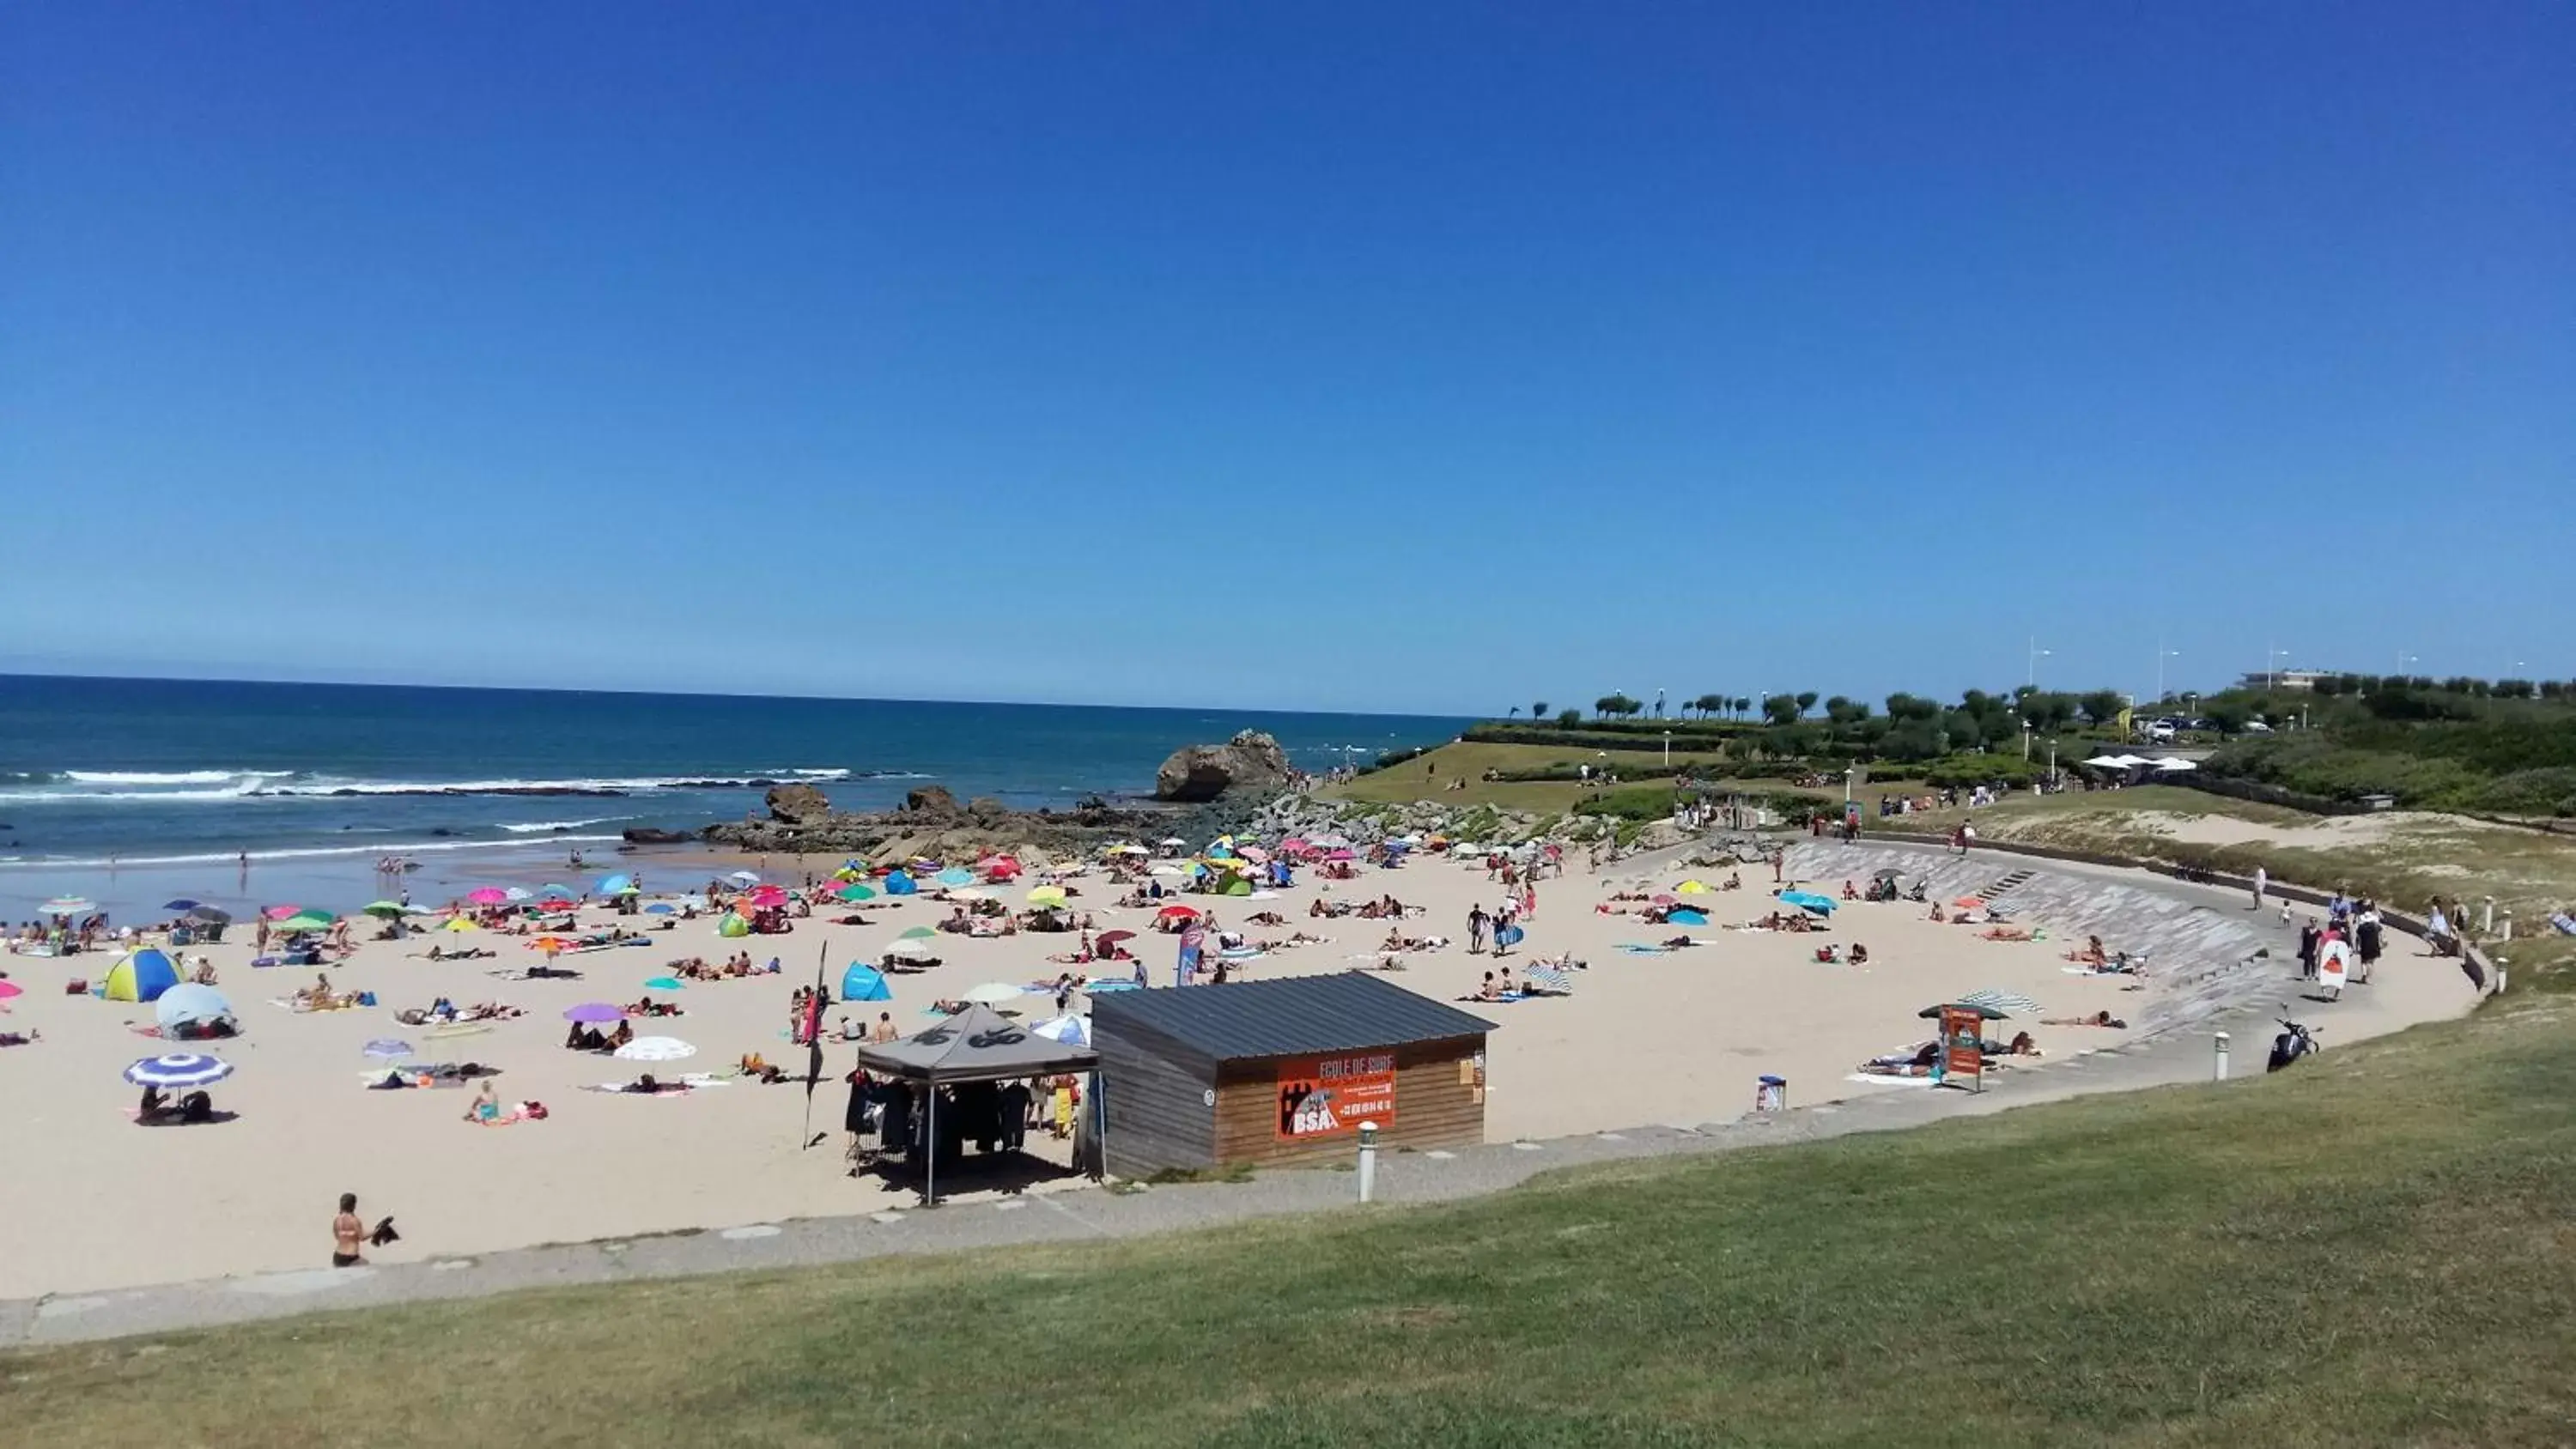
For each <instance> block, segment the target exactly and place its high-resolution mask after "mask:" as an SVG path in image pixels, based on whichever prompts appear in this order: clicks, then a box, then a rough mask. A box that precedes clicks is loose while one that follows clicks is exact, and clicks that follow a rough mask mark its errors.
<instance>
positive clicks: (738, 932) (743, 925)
mask: <svg viewBox="0 0 2576 1449" xmlns="http://www.w3.org/2000/svg"><path fill="white" fill-rule="evenodd" d="M716 934H717V935H719V936H722V937H724V938H725V939H726V940H728V941H738V940H741V939H742V938H743V937H745V936H748V935H750V934H751V922H749V921H746V920H744V919H743V918H742V917H740V916H738V915H735V914H734V913H733V912H731V911H727V912H725V915H724V919H723V920H721V921H718V922H716Z"/></svg>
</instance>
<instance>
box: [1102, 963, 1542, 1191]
mask: <svg viewBox="0 0 2576 1449" xmlns="http://www.w3.org/2000/svg"><path fill="white" fill-rule="evenodd" d="M1493 1028H1494V1024H1493V1023H1492V1022H1490V1021H1487V1020H1485V1019H1484V1018H1482V1017H1478V1016H1470V1015H1468V1014H1467V1013H1466V1012H1463V1011H1460V1010H1458V1009H1457V1008H1455V1007H1453V1006H1449V1005H1447V1004H1445V1003H1442V1002H1438V1001H1433V1000H1431V999H1430V998H1429V997H1426V996H1418V995H1416V994H1414V993H1413V992H1410V991H1407V990H1405V989H1404V988H1403V987H1400V986H1396V985H1393V984H1390V983H1389V982H1386V981H1384V980H1381V979H1379V978H1378V977H1375V976H1370V975H1365V974H1363V973H1360V972H1343V973H1340V974H1337V975H1332V976H1297V977H1288V978H1286V979H1283V980H1277V981H1246V982H1238V983H1235V984H1232V985H1227V986H1191V987H1181V988H1176V989H1169V990H1161V991H1127V992H1119V993H1116V994H1114V995H1112V994H1103V995H1102V996H1100V997H1098V998H1096V999H1095V1000H1094V1001H1093V1002H1092V1007H1091V1032H1092V1045H1093V1047H1094V1048H1095V1049H1096V1050H1098V1052H1099V1053H1100V1072H1101V1100H1102V1103H1103V1119H1104V1130H1103V1137H1104V1138H1105V1141H1104V1143H1103V1148H1104V1151H1105V1154H1106V1160H1107V1166H1108V1169H1109V1171H1111V1172H1113V1173H1116V1174H1118V1175H1120V1176H1123V1177H1137V1176H1142V1175H1144V1174H1147V1173H1151V1172H1157V1171H1161V1170H1164V1169H1167V1168H1178V1169H1196V1168H1208V1167H1224V1166H1230V1165H1233V1164H1236V1163H1251V1164H1255V1165H1260V1166H1277V1165H1287V1164H1296V1163H1311V1162H1322V1161H1330V1160H1334V1159H1338V1158H1342V1157H1346V1156H1348V1155H1349V1154H1350V1153H1352V1152H1353V1151H1354V1150H1355V1149H1356V1147H1357V1145H1358V1133H1359V1125H1360V1123H1361V1122H1363V1121H1369V1122H1374V1123H1376V1124H1377V1128H1378V1142H1379V1144H1380V1145H1381V1146H1386V1147H1412V1148H1433V1147H1463V1146H1473V1145H1475V1144H1477V1143H1481V1142H1483V1141H1484V1140H1485V1086H1484V1070H1485V1034H1486V1033H1487V1032H1489V1031H1491V1030H1493Z"/></svg>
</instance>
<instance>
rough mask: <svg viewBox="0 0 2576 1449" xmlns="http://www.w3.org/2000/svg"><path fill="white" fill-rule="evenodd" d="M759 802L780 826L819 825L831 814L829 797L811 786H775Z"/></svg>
mask: <svg viewBox="0 0 2576 1449" xmlns="http://www.w3.org/2000/svg"><path fill="white" fill-rule="evenodd" d="M761 801H762V803H763V804H766V805H767V806H768V807H769V818H770V819H772V820H775V821H777V822H778V823H779V824H781V825H819V824H821V823H822V820H823V817H824V816H826V815H829V814H831V813H832V800H831V797H830V796H828V795H825V794H824V793H823V792H822V791H820V790H817V789H815V788H814V787H813V786H811V785H775V786H772V787H771V788H770V791H769V793H768V794H767V795H764V796H762V797H761Z"/></svg>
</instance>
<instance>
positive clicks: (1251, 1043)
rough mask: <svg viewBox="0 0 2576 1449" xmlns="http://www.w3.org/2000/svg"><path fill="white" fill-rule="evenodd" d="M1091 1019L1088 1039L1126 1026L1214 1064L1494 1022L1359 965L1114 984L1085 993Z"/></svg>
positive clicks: (1475, 1030)
mask: <svg viewBox="0 0 2576 1449" xmlns="http://www.w3.org/2000/svg"><path fill="white" fill-rule="evenodd" d="M1091 1024H1092V1032H1093V1039H1094V1040H1095V1041H1096V1040H1098V1039H1099V1038H1101V1037H1103V1036H1115V1035H1117V1034H1118V1031H1119V1028H1120V1027H1121V1026H1124V1025H1129V1024H1132V1025H1135V1026H1138V1027H1142V1028H1144V1029H1146V1030H1148V1031H1154V1032H1159V1033H1161V1034H1162V1035H1164V1036H1167V1037H1170V1038H1171V1039H1172V1040H1174V1041H1176V1042H1179V1043H1180V1044H1181V1045H1183V1046H1185V1047H1188V1048H1189V1049H1191V1050H1192V1051H1197V1052H1202V1053H1205V1054H1206V1055H1208V1056H1211V1057H1214V1058H1216V1059H1217V1060H1219V1061H1233V1060H1238V1059H1241V1058H1245V1057H1290V1056H1306V1055H1309V1054H1313V1053H1319V1052H1343V1051H1359V1050H1361V1049H1363V1048H1367V1047H1383V1046H1402V1045H1404V1044H1405V1043H1407V1042H1417V1041H1441V1040H1444V1039H1446V1038H1449V1037H1459V1036H1480V1035H1482V1034H1484V1033H1486V1032H1489V1031H1492V1030H1493V1029H1494V1024H1493V1023H1492V1022H1490V1021H1487V1020H1485V1019H1484V1018H1483V1017H1481V1016H1470V1015H1468V1014H1467V1013H1465V1012H1463V1011H1460V1010H1458V1009H1457V1008H1456V1007H1453V1006H1450V1005H1447V1004H1446V1003H1443V1002H1438V1001H1434V1000H1432V999H1431V998H1429V997H1427V996H1417V995H1415V994H1414V993H1412V992H1410V991H1407V990H1405V989H1404V988H1403V987H1401V986H1397V985H1394V984H1392V983H1390V982H1386V981H1381V980H1379V979H1378V978H1376V977H1374V976H1369V975H1365V974H1362V973H1360V972H1357V971H1344V972H1338V973H1336V974H1334V975H1330V976H1291V977H1286V978H1283V979H1281V980H1277V981H1239V982H1235V983H1232V984H1230V985H1226V986H1186V987H1178V988H1171V989H1165V990H1158V991H1121V992H1118V993H1115V994H1114V995H1102V996H1099V997H1095V998H1094V999H1093V1000H1092V1003H1091Z"/></svg>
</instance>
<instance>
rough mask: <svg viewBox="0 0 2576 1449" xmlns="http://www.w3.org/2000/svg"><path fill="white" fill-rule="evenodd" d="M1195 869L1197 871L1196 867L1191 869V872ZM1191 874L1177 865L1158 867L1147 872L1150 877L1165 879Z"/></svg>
mask: <svg viewBox="0 0 2576 1449" xmlns="http://www.w3.org/2000/svg"><path fill="white" fill-rule="evenodd" d="M1195 869H1197V867H1196V866H1192V867H1190V870H1195ZM1189 873H1190V871H1189V870H1184V869H1182V868H1181V867H1179V866H1177V865H1158V866H1155V867H1153V868H1152V869H1150V870H1148V871H1147V872H1146V874H1148V875H1159V876H1165V877H1170V876H1181V875H1188V874H1189Z"/></svg>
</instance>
